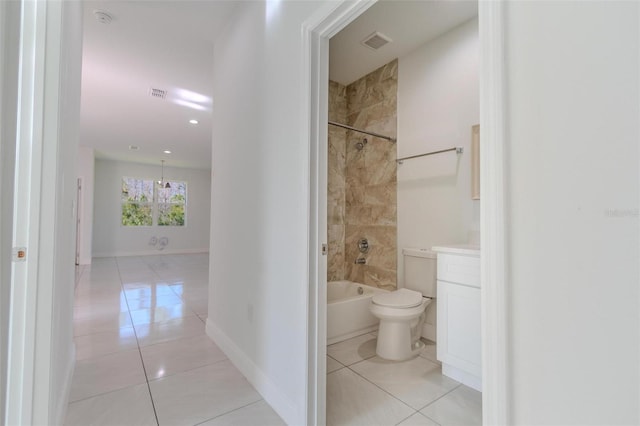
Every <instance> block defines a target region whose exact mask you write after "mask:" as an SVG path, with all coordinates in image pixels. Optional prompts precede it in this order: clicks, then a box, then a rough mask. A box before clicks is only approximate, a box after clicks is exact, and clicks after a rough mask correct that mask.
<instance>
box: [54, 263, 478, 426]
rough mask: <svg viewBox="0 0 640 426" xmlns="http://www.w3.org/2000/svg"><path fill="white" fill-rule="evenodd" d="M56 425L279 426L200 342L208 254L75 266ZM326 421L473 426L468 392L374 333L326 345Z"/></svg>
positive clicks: (215, 351)
mask: <svg viewBox="0 0 640 426" xmlns="http://www.w3.org/2000/svg"><path fill="white" fill-rule="evenodd" d="M76 276H77V280H78V283H77V286H76V302H75V307H74V334H75V342H76V358H77V360H76V369H75V374H74V377H73V382H72V386H71V394H70V403H69V407H68V411H67V418H66V422H65V424H67V425H83V426H85V425H114V426H115V425H117V426H125V425H209V426H212V425H246V426H253V425H260V426H262V425H282V424H284V423H283V421H282V419H280V417H278V415H277V414H276V413H275V412H274V411H273V410H272V409H271V407H270V406H269V405H268V404H267V403H266V402H265V401H264V400H262V398H261V397H260V395H259V394H258V393H257V392H256V391H255V390H254V389H253V387H252V386H251V385H250V384H249V382H247V380H246V379H245V378H244V377H243V376H242V374H240V372H239V371H238V370H236V369H235V368H234V367H233V365H232V364H231V363H230V362H229V360H228V359H227V358H226V357H225V355H224V354H223V353H222V351H221V350H220V349H219V348H218V347H217V346H216V345H215V344H214V343H213V342H212V341H211V340H210V339H209V338H208V337H207V336H206V335H205V331H204V330H205V323H204V321H205V320H206V316H207V300H208V289H207V283H208V279H207V276H208V256H207V255H204V254H197V255H176V256H172V255H165V256H144V257H126V258H101V259H94V260H93V263H92V265H91V266H87V267H81V268H79V269H78V271H77V274H76ZM327 353H328V357H327V371H328V375H327V424H328V425H438V424H439V425H442V426H449V425H479V424H481V417H482V416H481V396H480V393H479V392H476V391H474V390H472V389H469V388H467V387H465V386H464V385H460V384H459V383H457V382H455V381H453V380H451V379H448V378H447V377H444V376H442V374H441V372H440V367H439V364H438V363H437V361H436V358H435V346H434V345H433V344H431V345H428V346H427V347H426V348H425V350H424V351H423V352H422V354H421V355H420V357H417V358H414V359H412V360H410V361H407V362H404V363H394V362H389V361H384V360H382V359H380V358H378V357H376V356H375V334H365V335H363V336H358V337H355V338H353V339H350V340H347V341H344V342H340V343H337V344H335V345H331V346H328V347H327Z"/></svg>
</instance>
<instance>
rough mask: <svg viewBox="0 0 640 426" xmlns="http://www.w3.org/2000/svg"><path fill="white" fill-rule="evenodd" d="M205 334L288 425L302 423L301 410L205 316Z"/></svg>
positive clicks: (303, 420)
mask: <svg viewBox="0 0 640 426" xmlns="http://www.w3.org/2000/svg"><path fill="white" fill-rule="evenodd" d="M206 330H207V336H209V337H210V338H211V339H212V340H213V341H214V342H215V343H216V344H217V345H218V346H219V347H220V349H222V351H223V352H224V353H225V355H227V357H228V358H229V360H230V361H231V363H233V365H235V366H236V368H237V369H238V370H240V372H241V373H242V374H243V375H244V376H245V377H246V378H247V380H248V381H249V383H251V384H252V385H253V387H254V388H255V389H256V390H257V391H258V392H259V393H260V395H262V397H263V398H264V400H265V401H267V403H268V404H269V405H271V407H272V408H273V409H274V410H275V411H276V413H278V415H279V416H280V417H282V419H283V420H284V421H285V423H287V424H289V425H295V424H303V423H304V422H305V421H306V420H305V418H304V415H303V414H301V413H302V411H303V410H299V409H297V408H296V406H295V404H293V403H292V402H291V400H289V398H287V397H286V396H285V395H283V394H282V392H280V390H279V389H278V387H277V386H276V385H275V384H274V383H273V382H272V381H271V380H270V379H269V377H268V376H267V375H266V374H264V372H263V371H262V370H260V368H259V367H258V366H257V365H255V364H254V363H253V361H252V360H251V359H250V358H249V357H248V356H247V355H246V354H245V353H244V352H243V351H242V349H240V348H239V347H238V346H237V345H236V344H235V343H234V342H233V341H232V340H231V339H230V338H229V337H228V336H227V335H226V334H225V333H224V332H223V331H222V330H220V329H219V328H218V327H217V326H216V325H215V324H214V323H213V322H212V321H211V320H210V319H209V318H207V327H206Z"/></svg>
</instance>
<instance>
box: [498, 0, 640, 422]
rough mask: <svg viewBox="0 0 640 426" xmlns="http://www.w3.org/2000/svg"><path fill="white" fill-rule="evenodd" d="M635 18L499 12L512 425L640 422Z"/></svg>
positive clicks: (586, 12)
mask: <svg viewBox="0 0 640 426" xmlns="http://www.w3.org/2000/svg"><path fill="white" fill-rule="evenodd" d="M639 12H640V11H639V3H638V2H557V1H554V2H508V3H507V7H506V16H505V22H506V23H507V27H506V55H507V75H506V81H507V83H508V87H507V88H508V98H507V101H508V123H507V130H508V133H507V138H506V140H507V143H508V147H507V148H508V149H507V153H508V157H507V159H508V160H507V161H508V166H507V170H508V173H507V176H506V181H507V188H508V189H507V200H508V206H509V208H508V214H509V221H508V224H507V226H508V229H509V234H510V238H509V239H508V248H509V257H510V262H509V270H510V284H509V288H510V292H509V294H508V306H509V312H510V316H511V318H510V319H509V325H510V329H511V333H510V339H509V347H510V356H511V359H512V365H511V368H510V383H511V386H512V389H511V390H510V391H509V392H508V394H509V395H511V398H512V400H511V401H510V403H509V407H510V408H511V421H509V424H514V425H517V424H528V425H541V424H557V425H559V424H562V425H603V424H607V425H614V424H618V425H622V424H625V425H631V424H636V425H637V424H640V418H639V401H640V395H639V389H640V386H639V385H640V383H639V373H640V371H639V368H640V362H639V360H640V352H639V348H640V341H639V336H640V334H639V333H640V327H639V323H638V322H639V312H640V303H639V301H640V299H639V282H640V272H639V262H638V259H640V250H639V244H638V237H639V224H638V220H639V214H638V207H639V190H640V186H639V167H638V160H639V157H638V154H639V141H640V131H639V117H640V108H639V105H640V102H639V101H640V88H639V87H640V68H639V64H640V62H639V59H640V56H639V53H640V39H639V33H640V25H639V17H640V14H639Z"/></svg>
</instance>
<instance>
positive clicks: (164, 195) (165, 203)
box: [158, 182, 187, 226]
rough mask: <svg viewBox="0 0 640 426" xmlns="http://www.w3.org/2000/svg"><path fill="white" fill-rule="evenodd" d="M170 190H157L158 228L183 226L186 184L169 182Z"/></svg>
mask: <svg viewBox="0 0 640 426" xmlns="http://www.w3.org/2000/svg"><path fill="white" fill-rule="evenodd" d="M169 185H170V186H171V188H158V226H184V210H185V209H184V207H185V205H186V202H187V183H186V182H169Z"/></svg>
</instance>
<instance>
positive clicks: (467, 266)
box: [433, 246, 482, 391]
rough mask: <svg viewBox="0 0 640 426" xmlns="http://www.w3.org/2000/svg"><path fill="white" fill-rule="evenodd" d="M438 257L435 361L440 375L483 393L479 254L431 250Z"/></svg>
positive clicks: (465, 250) (464, 249)
mask: <svg viewBox="0 0 640 426" xmlns="http://www.w3.org/2000/svg"><path fill="white" fill-rule="evenodd" d="M433 251H435V252H437V253H438V269H437V277H438V292H437V299H436V300H437V308H438V309H437V311H438V317H437V324H436V327H437V333H438V335H437V336H438V345H437V358H438V360H439V361H440V362H441V363H442V373H443V374H444V375H445V376H449V377H451V378H452V379H454V380H457V381H459V382H461V383H464V384H465V385H467V386H469V387H472V388H474V389H476V390H479V391H482V355H481V351H482V341H481V337H480V336H481V331H480V250H479V249H478V248H477V247H471V246H449V247H433Z"/></svg>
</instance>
